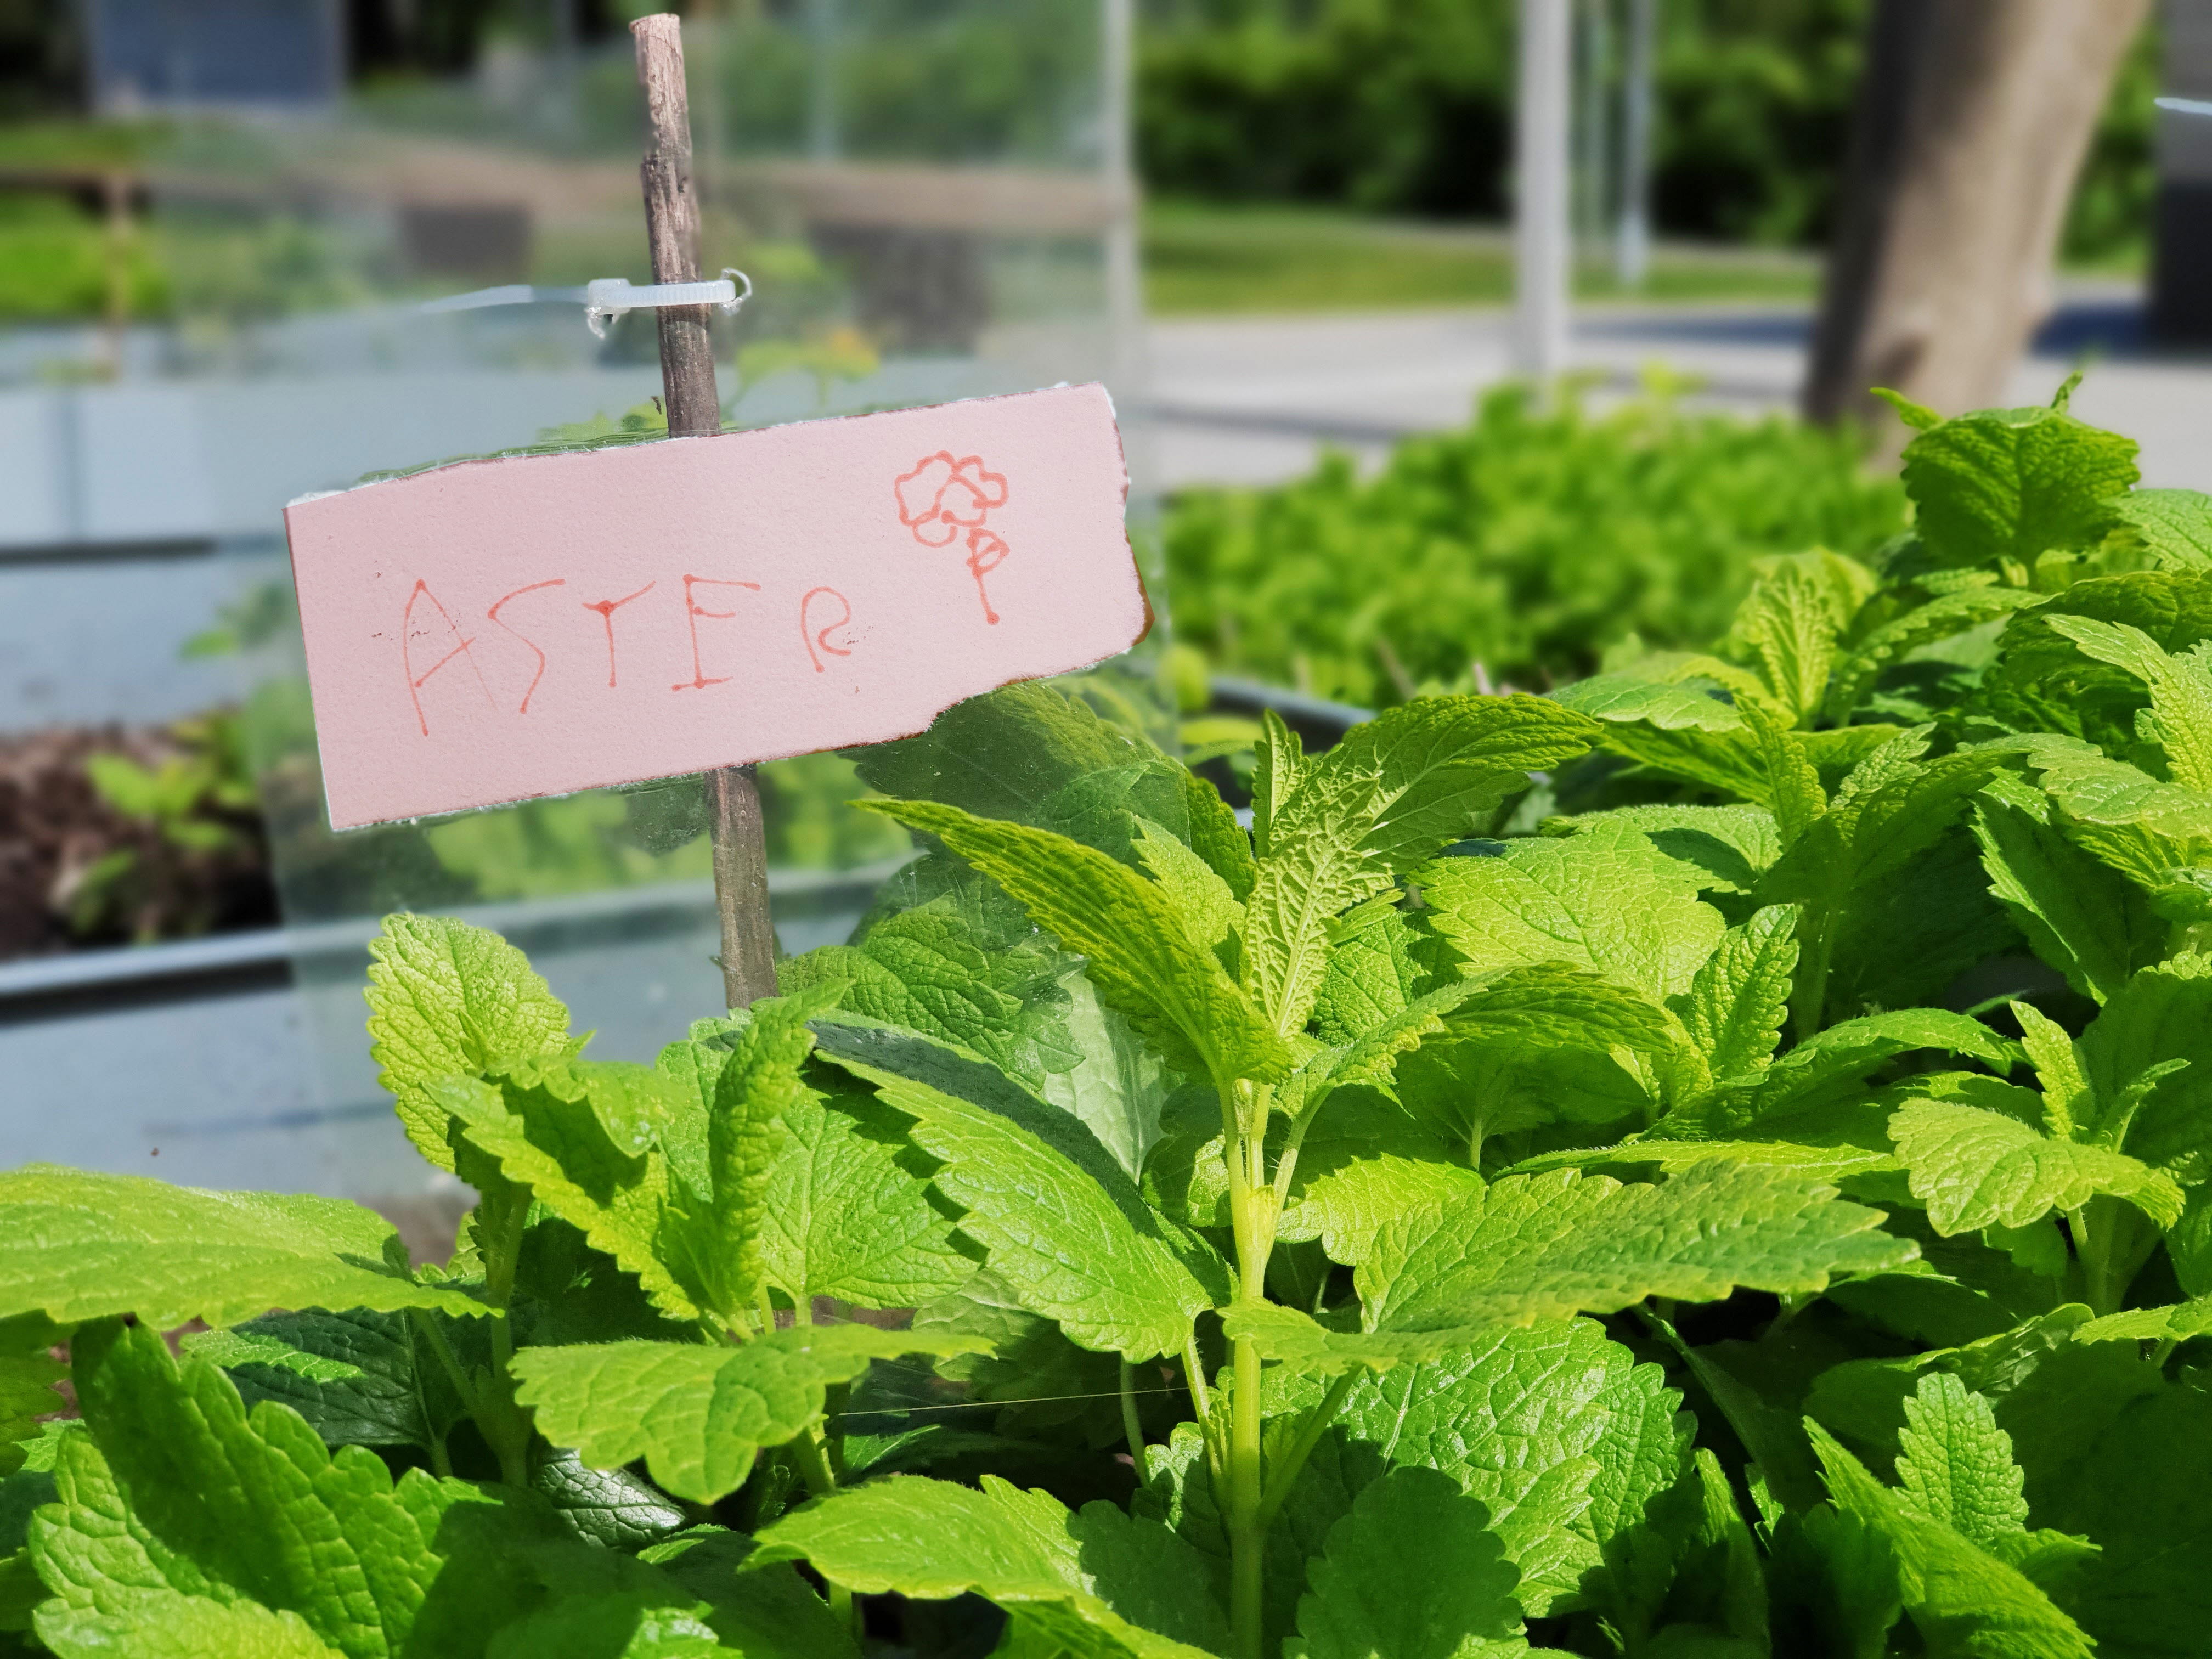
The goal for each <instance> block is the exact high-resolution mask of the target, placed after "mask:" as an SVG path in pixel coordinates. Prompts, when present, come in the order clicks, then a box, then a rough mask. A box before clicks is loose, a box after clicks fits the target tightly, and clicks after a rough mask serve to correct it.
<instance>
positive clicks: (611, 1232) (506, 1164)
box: [431, 1060, 716, 1321]
mask: <svg viewBox="0 0 2212 1659" xmlns="http://www.w3.org/2000/svg"><path fill="white" fill-rule="evenodd" d="M678 1089H679V1085H678V1080H677V1079H675V1078H674V1077H673V1076H672V1075H671V1074H670V1073H665V1072H662V1071H659V1070H656V1069H654V1068H653V1067H650V1066H634V1065H631V1064H629V1062H627V1061H623V1060H552V1061H537V1060H524V1061H521V1062H520V1063H518V1064H517V1065H516V1066H513V1067H512V1068H511V1069H509V1070H507V1071H506V1072H503V1073H500V1074H498V1076H497V1077H495V1079H489V1080H487V1079H477V1078H452V1079H447V1081H445V1082H444V1083H441V1084H439V1085H435V1087H434V1089H433V1090H432V1091H431V1094H432V1097H433V1098H434V1099H435V1101H437V1103H439V1104H440V1105H441V1107H442V1108H443V1109H445V1111H446V1112H447V1115H449V1116H450V1117H451V1118H452V1119H453V1121H454V1123H455V1124H456V1126H457V1132H458V1133H459V1134H460V1135H461V1136H462V1137H463V1138H464V1139H465V1140H466V1142H467V1144H468V1145H469V1146H471V1147H473V1148H475V1149H476V1151H477V1152H481V1153H483V1155H484V1156H486V1157H487V1158H490V1159H491V1160H492V1161H493V1162H494V1163H495V1164H496V1165H497V1166H498V1169H499V1172H500V1174H501V1176H504V1177H505V1178H506V1179H507V1180H508V1181H510V1182H513V1183H514V1184H515V1185H516V1186H518V1187H521V1188H527V1189H528V1190H529V1192H530V1193H531V1194H532V1196H533V1197H534V1198H535V1199H536V1200H538V1202H539V1203H542V1204H544V1206H546V1207H547V1208H548V1209H550V1210H551V1211H552V1212H553V1213H554V1214H556V1215H557V1216H559V1217H560V1218H562V1220H563V1221H566V1222H568V1224H569V1225H572V1226H574V1227H575V1228H576V1229H578V1230H579V1231H580V1232H582V1233H583V1235H584V1237H586V1239H587V1240H589V1241H590V1243H592V1246H593V1248H595V1249H600V1250H604V1251H605V1252H606V1254H607V1255H611V1256H612V1257H613V1258H614V1259H615V1260H616V1261H617V1262H619V1263H620V1264H621V1265H622V1266H623V1267H624V1268H625V1269H627V1270H628V1271H629V1272H630V1273H635V1274H636V1275H637V1277H638V1282H639V1283H640V1284H641V1285H643V1286H644V1287H645V1291H646V1294H647V1295H648V1296H649V1297H652V1298H653V1303H654V1304H655V1305H656V1306H657V1307H659V1309H660V1310H662V1311H663V1312H664V1313H665V1314H666V1315H667V1316H669V1317H671V1318H673V1319H677V1320H679V1321H682V1320H691V1319H696V1318H698V1317H699V1316H701V1314H702V1312H704V1311H705V1310H706V1308H707V1306H708V1304H709V1302H710V1300H713V1299H716V1298H714V1297H713V1295H712V1292H711V1291H710V1289H709V1282H710V1281H709V1280H708V1278H707V1272H708V1268H709V1266H710V1262H711V1252H712V1250H713V1249H714V1240H713V1235H712V1231H711V1227H710V1226H708V1225H706V1223H705V1217H704V1216H701V1217H700V1218H698V1219H696V1220H695V1219H693V1218H692V1217H691V1215H690V1214H688V1213H687V1212H686V1211H685V1209H684V1205H683V1195H682V1194H681V1193H680V1191H679V1189H678V1185H677V1183H676V1180H675V1177H674V1176H673V1174H672V1171H671V1163H670V1159H669V1157H668V1155H667V1153H666V1152H665V1151H664V1150H663V1147H662V1146H661V1144H660V1138H659V1130H660V1129H661V1128H662V1127H664V1126H665V1125H666V1124H667V1123H668V1122H669V1121H671V1120H673V1119H674V1118H675V1116H676V1115H677V1114H678V1110H679V1109H680V1107H681V1096H680V1094H679V1093H678ZM700 1161H701V1162H702V1164H703V1161H704V1160H703V1157H702V1158H701V1160H700ZM694 1202H695V1204H696V1206H697V1208H698V1209H699V1210H700V1211H706V1210H707V1208H708V1205H709V1204H710V1203H711V1200H710V1199H708V1198H707V1197H706V1196H705V1195H703V1194H702V1195H700V1196H699V1197H697V1198H696V1199H695V1200H694Z"/></svg>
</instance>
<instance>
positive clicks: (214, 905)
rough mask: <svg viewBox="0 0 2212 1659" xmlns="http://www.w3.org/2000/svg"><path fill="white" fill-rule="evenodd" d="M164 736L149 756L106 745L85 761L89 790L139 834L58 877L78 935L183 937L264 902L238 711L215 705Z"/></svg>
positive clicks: (263, 854) (260, 848) (262, 856)
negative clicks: (158, 748)
mask: <svg viewBox="0 0 2212 1659" xmlns="http://www.w3.org/2000/svg"><path fill="white" fill-rule="evenodd" d="M164 736H165V738H166V739H167V743H166V744H165V750H166V752H164V753H162V754H161V755H160V756H158V757H154V758H151V759H149V760H148V761H146V762H141V761H139V760H136V759H133V758H132V757H131V756H129V755H126V754H121V753H118V752H116V751H114V750H94V751H93V752H91V753H90V754H88V755H87V756H86V757H85V758H84V771H85V777H86V781H88V783H89V784H90V786H91V789H92V793H93V794H94V796H95V797H96V798H97V799H99V800H100V802H102V803H103V804H104V805H106V807H107V808H108V809H109V811H111V812H112V813H113V814H114V816H115V817H117V818H119V819H120V820H122V821H123V822H124V823H127V824H128V825H130V826H131V829H132V830H134V831H135V832H136V833H135V835H133V836H132V837H131V840H129V841H128V842H125V844H123V845H120V846H112V847H110V848H107V849H106V850H105V851H103V852H100V854H98V855H97V856H95V857H93V858H92V859H91V860H89V861H88V862H87V863H86V864H84V865H83V866H82V868H80V869H77V870H76V871H74V872H70V873H69V874H68V875H67V876H66V878H64V880H61V881H58V882H57V883H56V890H55V894H54V896H55V899H56V901H57V902H58V903H59V904H61V905H63V906H65V908H66V910H67V914H68V917H69V924H70V931H71V932H72V933H75V934H76V936H77V937H79V938H81V939H95V940H97V939H118V938H121V939H136V940H140V941H144V940H149V939H161V938H174V937H179V936H189V935H191V934H195V933H206V932H207V931H209V929H210V928H211V927H216V926H218V925H221V924H222V923H224V922H226V921H232V920H233V916H234V914H235V913H237V912H239V911H241V910H243V911H246V913H247V915H248V916H249V917H252V916H254V915H255V914H256V913H257V912H258V910H259V908H261V907H260V906H258V905H257V904H255V903H253V902H252V901H253V900H254V899H256V898H259V897H261V894H260V893H258V892H255V891H253V889H255V888H258V887H260V886H262V885H264V884H263V883H262V881H261V880H260V879H259V878H260V875H261V872H262V870H263V869H264V866H265V865H266V862H267V851H266V848H264V845H263V840H262V833H261V821H260V811H259V803H258V799H257V797H256V795H255V793H254V787H253V778H252V772H251V771H250V770H249V769H248V767H247V763H246V745H245V741H244V736H243V733H242V731H241V729H240V722H239V719H238V716H237V715H235V714H232V713H230V712H229V711H228V710H226V709H217V710H215V711H214V712H212V713H210V714H203V715H200V716H198V717H197V718H196V719H192V720H179V721H178V722H177V723H176V724H175V725H173V726H171V727H169V729H168V731H167V732H166V733H165V734H164ZM241 889H245V890H246V894H243V895H242V894H241V892H240V890H241ZM241 898H244V902H240V901H241Z"/></svg>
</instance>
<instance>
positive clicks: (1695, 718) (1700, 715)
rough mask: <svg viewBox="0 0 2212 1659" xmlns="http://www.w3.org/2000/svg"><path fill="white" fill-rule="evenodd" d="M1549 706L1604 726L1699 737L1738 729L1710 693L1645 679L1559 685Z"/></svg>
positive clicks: (1596, 677)
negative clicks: (1630, 725)
mask: <svg viewBox="0 0 2212 1659" xmlns="http://www.w3.org/2000/svg"><path fill="white" fill-rule="evenodd" d="M1552 698H1553V702H1558V703H1560V704H1562V705H1564V706H1565V707H1566V708H1571V709H1573V710H1574V711H1575V712H1576V713H1577V714H1587V715H1589V717H1590V718H1591V719H1592V720H1604V721H1607V722H1609V723H1620V722H1623V721H1628V720H1638V721H1642V722H1644V723H1646V724H1648V725H1650V726H1654V727H1656V729H1658V730H1660V731H1662V732H1679V731H1681V730H1683V729H1684V728H1685V727H1691V728H1694V729H1696V730H1698V731H1701V732H1733V731H1735V730H1736V729H1738V728H1739V727H1740V726H1742V724H1743V716H1742V715H1741V714H1737V713H1736V711H1735V704H1733V703H1730V702H1724V701H1723V700H1722V699H1721V698H1720V697H1717V696H1715V695H1714V694H1713V693H1712V692H1711V690H1706V689H1705V688H1702V687H1699V686H1696V685H1685V684H1680V683H1679V682H1676V681H1671V680H1656V679H1645V678H1642V677H1641V676H1640V675H1638V674H1635V673H1620V674H1593V675H1591V676H1590V677H1589V678H1588V679H1583V680H1577V681H1576V682H1575V683H1574V684H1571V685H1563V686H1561V687H1560V688H1559V690H1556V691H1554V692H1553V693H1552Z"/></svg>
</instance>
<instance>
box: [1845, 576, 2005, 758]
mask: <svg viewBox="0 0 2212 1659" xmlns="http://www.w3.org/2000/svg"><path fill="white" fill-rule="evenodd" d="M2042 597H2043V596H2042V595H2040V594H2039V593H2037V592H2034V591H2033V590H2032V589H2028V588H2022V587H2004V586H1998V585H1996V583H1989V584H1986V585H1984V586H1975V587H1965V588H1960V589H1959V590H1958V591H1957V592H1950V593H1942V594H1938V595H1937V596H1936V598H1935V599H1930V600H1929V601H1928V602H1927V603H1926V604H1925V605H1917V606H1915V607H1914V608H1913V609H1912V610H1910V611H1906V612H1905V614H1904V615H1903V616H1900V617H1893V618H1892V619H1891V620H1890V621H1888V622H1887V623H1883V624H1882V625H1881V627H1879V628H1876V629H1874V630H1873V631H1872V632H1871V633H1869V634H1868V635H1866V637H1865V638H1864V639H1863V640H1860V641H1858V642H1857V645H1855V646H1854V647H1852V648H1851V650H1850V652H1848V653H1845V655H1844V658H1843V659H1842V660H1841V661H1840V662H1838V664H1837V665H1836V671H1835V679H1834V681H1833V682H1832V684H1831V685H1830V686H1829V688H1828V696H1827V698H1826V702H1825V705H1824V709H1825V712H1826V715H1827V718H1828V719H1829V720H1832V721H1834V722H1836V723H1837V724H1838V725H1842V724H1844V723H1846V722H1848V721H1849V720H1850V716H1851V714H1853V713H1854V712H1855V711H1856V710H1857V708H1858V707H1859V704H1860V703H1861V702H1862V701H1863V700H1864V698H1865V696H1866V694H1867V692H1868V691H1869V690H1870V689H1871V688H1872V687H1873V685H1874V683H1875V680H1876V678H1879V677H1880V675H1881V671H1882V670H1884V669H1885V668H1887V667H1889V666H1890V665H1893V664H1894V663H1898V662H1901V661H1903V660H1904V659H1905V657H1906V656H1907V655H1908V654H1909V653H1911V652H1913V651H1917V650H1918V649H1920V648H1921V647H1923V646H1927V645H1932V644H1934V643H1935V642H1936V641H1938V640H1945V639H1948V638H1950V637H1952V636H1953V635H1957V634H1963V633H1966V632H1967V631H1968V630H1970V629H1975V628H1979V627H1981V626H1982V625H1983V624H1984V623H1990V622H1993V621H1995V620H1996V618H1997V617H2002V616H2008V615H2009V614H2010V613H2011V612H2013V611H2020V610H2023V609H2025V608H2026V607H2027V606H2029V605H2034V604H2037V603H2039V601H2040V599H2042Z"/></svg>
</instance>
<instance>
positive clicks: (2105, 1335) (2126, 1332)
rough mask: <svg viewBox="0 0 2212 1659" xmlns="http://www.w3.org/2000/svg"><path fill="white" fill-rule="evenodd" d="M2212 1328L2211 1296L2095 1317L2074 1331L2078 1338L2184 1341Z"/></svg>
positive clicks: (2122, 1340)
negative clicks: (2168, 1305) (2166, 1305)
mask: <svg viewBox="0 0 2212 1659" xmlns="http://www.w3.org/2000/svg"><path fill="white" fill-rule="evenodd" d="M2207 1331H2212V1297H2197V1298H2196V1299H2194V1300H2193V1301H2189V1302H2182V1303H2177V1304H2174V1305H2172V1307H2166V1308H2130V1309H2129V1310H2127V1311H2126V1312H2124V1313H2116V1314H2106V1316H2104V1317H2103V1318H2102V1319H2093V1320H2091V1321H2090V1322H2088V1323H2087V1324H2086V1325H2084V1326H2082V1327H2081V1328H2079V1329H2078V1330H2076V1331H2075V1333H2074V1340H2075V1341H2077V1342H2185V1341H2187V1340H2189V1339H2190V1338H2191V1337H2192V1336H2202V1335H2203V1334H2204V1333H2205V1332H2207Z"/></svg>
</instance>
